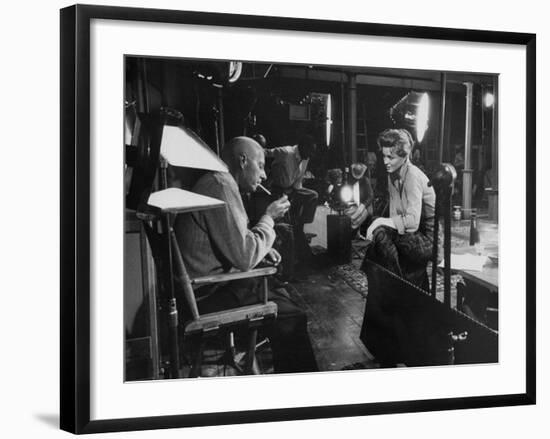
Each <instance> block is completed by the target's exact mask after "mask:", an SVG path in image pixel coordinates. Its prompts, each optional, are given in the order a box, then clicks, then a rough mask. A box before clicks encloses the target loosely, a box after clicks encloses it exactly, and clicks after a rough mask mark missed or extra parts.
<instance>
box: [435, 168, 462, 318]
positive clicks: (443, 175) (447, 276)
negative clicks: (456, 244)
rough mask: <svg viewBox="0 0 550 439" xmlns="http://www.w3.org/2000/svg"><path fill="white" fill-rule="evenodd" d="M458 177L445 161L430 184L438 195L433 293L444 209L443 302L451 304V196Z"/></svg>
mask: <svg viewBox="0 0 550 439" xmlns="http://www.w3.org/2000/svg"><path fill="white" fill-rule="evenodd" d="M455 179H456V170H455V168H454V167H453V165H451V164H449V163H443V164H442V165H441V167H440V169H439V170H437V172H436V173H435V174H434V175H433V177H432V178H431V180H430V183H429V185H430V186H433V188H434V190H435V196H436V204H435V224H434V244H433V252H432V254H433V257H432V291H431V295H432V297H434V298H435V295H436V288H437V256H438V255H437V253H438V246H439V242H438V241H439V218H440V217H441V211H443V224H444V230H443V233H444V242H443V245H444V249H443V259H444V263H445V268H444V275H443V276H444V277H443V279H444V284H443V291H444V293H443V302H444V303H445V305H447V306H449V307H450V306H451V198H452V195H453V187H454V181H455Z"/></svg>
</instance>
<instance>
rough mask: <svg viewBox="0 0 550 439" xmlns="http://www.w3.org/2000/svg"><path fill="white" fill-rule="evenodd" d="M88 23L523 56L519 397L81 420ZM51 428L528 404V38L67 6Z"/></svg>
mask: <svg viewBox="0 0 550 439" xmlns="http://www.w3.org/2000/svg"><path fill="white" fill-rule="evenodd" d="M94 19H104V20H131V21H142V22H154V23H182V24H194V25H205V26H229V27H240V28H257V29H274V30H294V31H306V32H324V33H334V34H356V35H371V36H383V37H405V38H415V39H438V40H444V41H458V42H460V41H463V42H485V43H502V44H512V45H520V46H525V48H526V60H527V63H526V66H525V69H526V78H527V89H526V92H525V93H526V99H527V102H526V109H527V113H526V145H527V148H528V149H529V160H528V161H527V169H526V171H527V172H526V175H527V181H526V189H527V193H526V207H527V209H526V236H525V238H526V245H527V247H526V255H527V260H526V270H527V272H526V292H527V298H526V322H527V327H526V335H527V339H526V358H525V364H526V376H525V384H526V385H525V388H526V391H525V393H518V394H508V395H497V396H481V397H477V396H476V397H461V398H447V399H431V400H415V401H393V402H383V403H366V404H345V405H334V406H316V407H299V408H285V409H270V410H253V411H240V412H224V413H220V412H216V413H200V414H180V415H173V416H155V417H153V416H151V417H140V418H128V419H106V420H90V394H91V390H90V350H89V344H90V279H91V273H90V214H91V208H90V22H91V21H92V20H94ZM60 31H61V40H60V45H61V47H60V48H61V64H60V71H61V77H60V81H61V87H60V88H61V96H60V98H61V156H60V162H61V163H60V165H61V223H60V230H61V243H60V245H61V273H60V275H61V301H60V302H61V303H60V305H61V352H60V355H61V358H60V361H61V371H60V378H61V388H60V393H61V400H60V411H61V413H60V414H61V417H60V421H61V428H62V429H63V430H66V431H69V432H73V433H97V432H112V431H129V430H144V429H157V428H173V427H192V426H208V425H220V424H238V423H251V422H273V421H283V420H303V419H314V418H322V417H348V416H363V415H373V414H387V413H404V412H423V411H436V410H450V409H465V408H481V407H496V406H513V405H527V404H534V403H535V400H536V390H535V376H536V369H535V368H536V352H535V346H536V340H535V336H536V335H535V328H536V320H535V296H536V294H535V293H536V273H535V270H536V268H535V267H536V263H535V262H536V261H535V257H536V244H535V243H536V227H535V225H536V224H535V221H536V220H535V216H536V215H535V199H536V186H535V181H536V174H535V163H536V160H535V141H536V122H535V121H536V113H535V111H536V88H535V87H536V81H535V79H536V78H535V75H536V73H535V72H536V36H535V35H534V34H528V33H510V32H494V31H481V30H464V29H447V28H436V27H420V26H402V25H387V24H375V23H358V22H343V21H328V20H310V19H302V18H282V17H267V16H252V15H232V14H220V13H204V12H187V11H174V10H156V9H140V8H119V7H106V6H87V5H75V6H71V7H68V8H65V9H62V10H61V29H60Z"/></svg>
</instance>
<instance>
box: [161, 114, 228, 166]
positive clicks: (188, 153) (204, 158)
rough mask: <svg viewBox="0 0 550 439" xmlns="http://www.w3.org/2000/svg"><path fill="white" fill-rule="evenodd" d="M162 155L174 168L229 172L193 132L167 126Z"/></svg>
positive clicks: (163, 137)
mask: <svg viewBox="0 0 550 439" xmlns="http://www.w3.org/2000/svg"><path fill="white" fill-rule="evenodd" d="M160 154H161V155H162V156H163V157H164V158H165V159H166V161H167V162H168V163H169V164H170V165H172V166H183V167H187V168H195V169H205V170H207V171H220V172H228V169H227V166H226V165H225V163H224V162H223V161H222V160H221V159H220V158H219V157H218V156H217V155H216V154H215V153H214V152H213V151H212V150H211V149H210V148H209V147H208V145H206V144H205V143H204V142H203V141H202V140H201V139H200V138H199V137H198V136H197V135H196V134H195V133H194V132H193V131H191V130H189V129H186V128H183V127H181V126H171V125H165V126H164V128H163V132H162V141H161V144H160Z"/></svg>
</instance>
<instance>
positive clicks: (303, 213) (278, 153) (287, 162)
mask: <svg viewBox="0 0 550 439" xmlns="http://www.w3.org/2000/svg"><path fill="white" fill-rule="evenodd" d="M316 149H317V145H316V144H315V141H314V139H313V137H311V136H309V135H306V136H304V137H302V139H301V140H300V141H299V142H298V144H296V145H292V146H280V147H276V148H270V149H268V150H266V157H268V158H272V159H273V161H272V164H271V171H270V180H271V183H272V192H273V193H274V194H276V195H279V194H286V195H287V196H288V198H289V200H290V203H291V208H290V211H289V215H290V223H291V224H292V226H293V228H294V239H295V246H296V251H297V257H298V258H299V259H301V260H302V261H306V260H307V259H308V258H309V257H310V256H311V249H310V248H309V245H308V243H307V240H306V236H305V233H304V224H309V223H312V222H313V219H314V217H315V210H316V209H317V199H318V198H319V195H318V194H317V192H315V191H314V190H312V189H307V188H304V187H303V180H304V177H305V175H306V172H307V168H308V164H309V160H310V158H311V157H312V156H313V155H314V154H315V151H316Z"/></svg>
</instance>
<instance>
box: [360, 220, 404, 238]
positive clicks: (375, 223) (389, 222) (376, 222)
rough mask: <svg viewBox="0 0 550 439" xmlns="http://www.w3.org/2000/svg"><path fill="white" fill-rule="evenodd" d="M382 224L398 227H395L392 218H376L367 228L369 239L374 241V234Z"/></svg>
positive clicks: (393, 227)
mask: <svg viewBox="0 0 550 439" xmlns="http://www.w3.org/2000/svg"><path fill="white" fill-rule="evenodd" d="M380 226H387V227H391V228H392V229H396V228H397V227H395V224H394V223H393V220H392V219H391V218H376V219H375V220H374V221H373V222H372V224H371V225H370V226H369V228H368V229H367V236H366V238H367V240H369V241H372V234H373V233H374V231H375V230H376V229H377V228H378V227H380Z"/></svg>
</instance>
